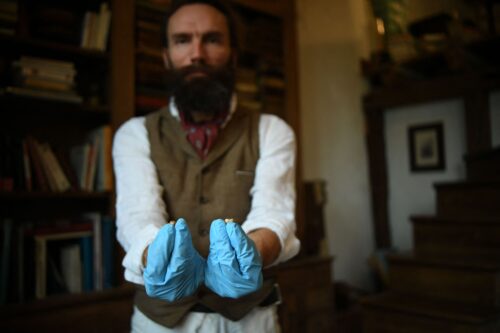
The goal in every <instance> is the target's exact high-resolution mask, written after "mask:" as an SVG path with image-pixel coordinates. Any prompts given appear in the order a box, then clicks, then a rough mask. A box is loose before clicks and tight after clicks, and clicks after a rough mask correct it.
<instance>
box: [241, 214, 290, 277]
mask: <svg viewBox="0 0 500 333" xmlns="http://www.w3.org/2000/svg"><path fill="white" fill-rule="evenodd" d="M241 227H242V229H243V231H244V232H245V233H246V234H249V233H250V232H252V231H255V230H257V229H268V230H271V231H272V232H274V233H275V234H276V236H277V237H278V239H279V241H280V245H281V251H280V254H279V255H278V257H277V258H276V259H275V260H274V261H273V262H272V263H271V264H270V265H269V266H266V267H271V266H274V265H277V264H279V263H281V262H284V261H287V260H289V259H291V258H293V257H294V256H295V255H297V253H299V249H300V241H299V240H298V239H297V237H295V233H294V232H293V231H292V230H287V228H286V227H284V226H283V224H282V223H279V222H275V221H271V220H266V221H262V222H253V221H252V222H249V223H247V222H246V223H243V225H242V226H241Z"/></svg>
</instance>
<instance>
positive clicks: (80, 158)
mask: <svg viewBox="0 0 500 333" xmlns="http://www.w3.org/2000/svg"><path fill="white" fill-rule="evenodd" d="M112 136H113V134H112V132H111V127H110V126H109V125H106V126H101V127H99V128H97V129H95V130H93V131H91V132H90V133H89V134H88V136H87V140H86V142H84V143H83V144H80V145H77V146H74V147H72V148H71V149H70V152H69V160H70V164H71V166H72V168H73V170H74V172H75V175H76V181H77V184H76V188H78V189H80V190H83V191H111V190H112V188H113V170H112V169H113V165H112V161H111V146H112Z"/></svg>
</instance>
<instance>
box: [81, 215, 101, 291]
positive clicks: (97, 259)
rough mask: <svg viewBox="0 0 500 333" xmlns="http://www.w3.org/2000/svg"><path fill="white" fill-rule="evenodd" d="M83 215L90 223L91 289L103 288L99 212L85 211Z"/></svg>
mask: <svg viewBox="0 0 500 333" xmlns="http://www.w3.org/2000/svg"><path fill="white" fill-rule="evenodd" d="M84 217H85V218H86V219H88V220H89V221H90V222H91V223H92V230H93V238H92V263H93V265H92V267H93V273H94V274H93V289H94V290H102V289H103V267H102V222H101V214H99V213H86V214H84Z"/></svg>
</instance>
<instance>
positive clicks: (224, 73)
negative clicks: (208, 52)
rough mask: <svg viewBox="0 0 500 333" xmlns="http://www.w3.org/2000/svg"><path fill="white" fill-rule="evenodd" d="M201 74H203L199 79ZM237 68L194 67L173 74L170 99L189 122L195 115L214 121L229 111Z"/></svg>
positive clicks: (175, 71)
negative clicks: (235, 69) (171, 97)
mask: <svg viewBox="0 0 500 333" xmlns="http://www.w3.org/2000/svg"><path fill="white" fill-rule="evenodd" d="M200 73H202V74H203V75H200V76H197V74H200ZM234 77H235V75H234V69H233V68H232V67H230V66H229V65H226V66H223V67H219V68H212V67H210V66H207V65H192V66H189V67H184V68H181V69H176V70H174V71H173V75H172V80H173V81H172V85H171V87H172V88H171V96H173V97H174V99H175V104H176V106H177V109H178V110H179V112H181V113H182V114H183V115H184V117H185V119H186V120H187V121H189V122H194V119H193V118H194V117H193V115H194V114H201V115H205V116H208V118H210V119H215V118H217V117H219V116H222V115H224V114H225V113H227V112H228V111H229V108H230V104H231V97H232V94H233V90H234V80H235V79H234Z"/></svg>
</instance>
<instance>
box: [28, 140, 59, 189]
mask: <svg viewBox="0 0 500 333" xmlns="http://www.w3.org/2000/svg"><path fill="white" fill-rule="evenodd" d="M34 147H35V151H36V153H37V155H38V156H39V158H40V163H41V166H42V171H43V174H44V175H45V179H47V183H48V184H49V189H50V191H52V192H59V188H58V184H57V180H56V179H55V175H54V173H53V172H52V170H51V167H50V166H49V160H48V155H47V145H46V144H41V143H39V142H38V141H36V140H34Z"/></svg>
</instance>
